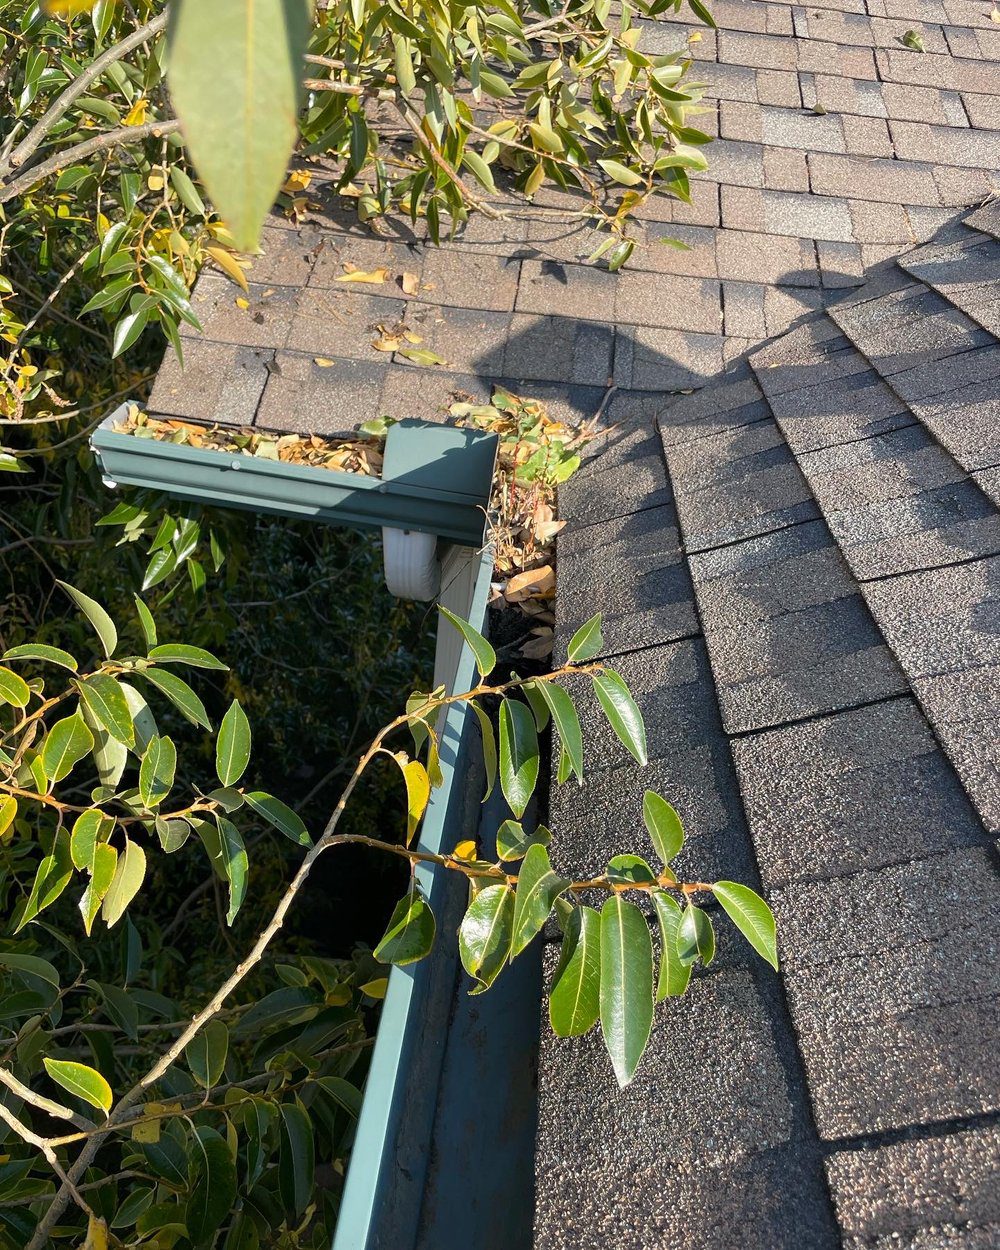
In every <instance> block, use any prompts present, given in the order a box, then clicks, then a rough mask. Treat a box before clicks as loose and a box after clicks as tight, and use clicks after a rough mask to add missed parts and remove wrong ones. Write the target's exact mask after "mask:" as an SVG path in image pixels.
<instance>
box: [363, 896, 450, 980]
mask: <svg viewBox="0 0 1000 1250" xmlns="http://www.w3.org/2000/svg"><path fill="white" fill-rule="evenodd" d="M435 928H436V926H435V922H434V913H433V912H432V911H431V909H430V907H429V906H428V905H427V901H426V899H425V898H424V896H423V895H422V894H421V893H420V891H419V890H418V889H416V888H415V887H414V888H413V889H411V890H410V891H408V892H407V893H406V894H404V895H403V897H402V898H401V899H400V900H399V902H398V903H397V904H396V906H395V909H394V910H393V913H392V916H391V917H390V919H389V923H388V925H387V926H386V930H385V933H384V934H383V936H382V940H381V941H380V942H379V944H378V946H376V947H375V952H374V953H375V958H376V959H378V960H380V961H381V962H382V963H384V964H412V963H416V962H417V960H419V959H423V958H424V957H425V956H426V955H429V954H430V952H431V947H432V946H433V945H434V931H435Z"/></svg>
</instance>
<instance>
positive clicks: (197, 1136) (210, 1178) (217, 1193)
mask: <svg viewBox="0 0 1000 1250" xmlns="http://www.w3.org/2000/svg"><path fill="white" fill-rule="evenodd" d="M192 1138H193V1140H192V1150H191V1154H192V1161H193V1162H192V1173H193V1184H192V1187H191V1193H190V1196H189V1198H188V1201H187V1207H186V1209H185V1212H184V1224H185V1226H186V1228H187V1235H188V1239H189V1240H190V1242H191V1245H192V1246H193V1247H195V1248H196V1250H202V1248H203V1247H208V1246H211V1245H212V1244H213V1243H214V1241H215V1235H216V1233H217V1232H218V1230H219V1228H220V1227H221V1226H222V1223H223V1221H224V1220H225V1218H226V1216H227V1215H229V1213H230V1211H231V1210H232V1208H233V1205H234V1203H235V1202H236V1163H235V1162H234V1160H233V1156H232V1155H231V1154H230V1153H229V1146H228V1145H227V1144H226V1141H225V1139H224V1138H223V1137H220V1136H219V1134H218V1133H217V1132H216V1131H215V1129H212V1128H208V1127H207V1126H202V1127H201V1128H198V1129H196V1130H195V1132H194V1134H193V1135H192Z"/></svg>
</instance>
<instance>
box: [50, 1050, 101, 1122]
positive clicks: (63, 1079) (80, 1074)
mask: <svg viewBox="0 0 1000 1250" xmlns="http://www.w3.org/2000/svg"><path fill="white" fill-rule="evenodd" d="M42 1063H44V1064H45V1071H46V1072H47V1073H48V1074H49V1076H51V1077H52V1079H53V1081H55V1083H56V1084H57V1085H61V1086H62V1087H63V1089H65V1090H67V1091H68V1092H69V1093H71V1094H74V1095H75V1096H76V1097H77V1098H82V1099H83V1101H84V1102H87V1103H90V1105H91V1106H92V1107H97V1108H99V1109H100V1110H101V1111H103V1112H104V1113H105V1114H107V1113H108V1112H109V1111H110V1110H111V1104H112V1103H113V1102H114V1099H115V1096H114V1094H113V1093H112V1092H111V1086H110V1085H109V1084H108V1083H107V1081H106V1080H105V1079H104V1077H103V1076H101V1074H100V1072H97V1071H95V1070H94V1069H93V1068H88V1067H87V1065H86V1064H85V1063H71V1062H70V1061H69V1060H67V1059H49V1058H48V1057H45V1058H43V1059H42Z"/></svg>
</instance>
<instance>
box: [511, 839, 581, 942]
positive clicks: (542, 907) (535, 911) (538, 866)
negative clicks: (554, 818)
mask: <svg viewBox="0 0 1000 1250" xmlns="http://www.w3.org/2000/svg"><path fill="white" fill-rule="evenodd" d="M568 885H569V882H568V881H567V880H566V878H565V877H560V876H559V874H558V873H557V872H554V871H553V870H552V865H551V864H550V863H549V853H548V851H547V850H546V849H545V847H544V846H543V845H541V844H539V843H535V844H534V845H533V846H529V847H528V850H527V851H526V852H525V856H524V859H523V860H522V861H521V868H520V871H519V872H518V874H517V889H516V890H515V893H514V933H513V937H512V939H511V948H510V957H511V959H513V958H514V957H515V956H516V955H519V954H520V953H521V951H523V950H524V948H525V947H526V946H527V945H528V943H529V942H530V941H531V940H532V938H533V937H534V936H535V934H536V933H539V932H540V931H541V928H542V926H543V925H544V924H545V921H546V920H547V919H548V917H549V912H550V911H551V910H552V905H553V903H554V902H555V901H556V899H557V898H558V897H559V895H560V894H562V892H563V891H564V890H565V889H566V887H567V886H568Z"/></svg>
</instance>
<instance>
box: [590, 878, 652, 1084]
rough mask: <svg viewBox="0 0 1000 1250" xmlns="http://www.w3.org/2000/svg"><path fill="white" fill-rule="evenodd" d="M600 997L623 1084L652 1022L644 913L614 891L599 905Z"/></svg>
mask: <svg viewBox="0 0 1000 1250" xmlns="http://www.w3.org/2000/svg"><path fill="white" fill-rule="evenodd" d="M600 999H601V1032H602V1033H603V1034H604V1044H605V1045H606V1046H607V1049H608V1054H609V1055H610V1056H611V1065H612V1067H613V1068H614V1071H615V1076H616V1077H617V1079H618V1084H619V1086H620V1087H621V1088H622V1089H624V1088H625V1086H626V1085H628V1083H629V1081H631V1080H632V1077H633V1076H634V1075H635V1070H636V1068H637V1067H638V1065H639V1060H640V1059H641V1058H642V1053H643V1051H644V1050H645V1049H646V1043H647V1042H648V1041H649V1034H650V1030H651V1029H652V1027H653V943H652V940H651V938H650V936H649V926H648V925H647V924H646V918H645V916H643V914H642V912H641V911H640V910H639V909H638V907H636V906H635V905H634V904H633V903H629V902H626V900H625V899H624V898H622V897H621V895H617V894H616V895H613V896H612V897H611V898H609V899H608V900H607V901H606V902H605V904H604V907H603V908H602V909H601V992H600Z"/></svg>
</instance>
